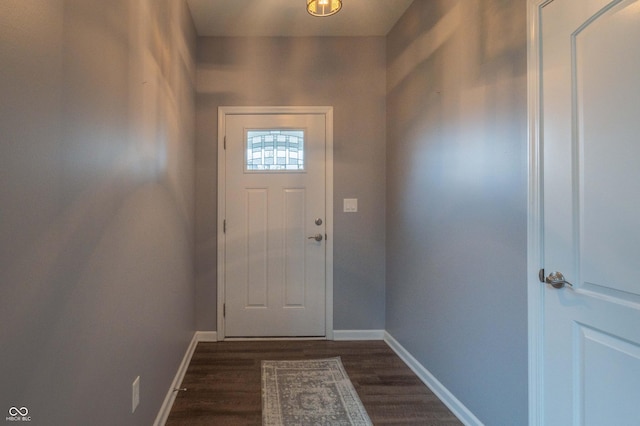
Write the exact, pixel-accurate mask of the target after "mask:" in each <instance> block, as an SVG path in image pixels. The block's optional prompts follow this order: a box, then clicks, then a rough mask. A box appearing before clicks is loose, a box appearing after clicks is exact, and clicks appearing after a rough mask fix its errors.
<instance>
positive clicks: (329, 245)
mask: <svg viewBox="0 0 640 426" xmlns="http://www.w3.org/2000/svg"><path fill="white" fill-rule="evenodd" d="M248 114H251V115H258V114H323V115H324V116H325V135H326V136H325V138H326V140H325V154H326V156H325V158H326V164H325V180H326V182H325V183H326V185H325V186H326V193H325V208H326V216H325V217H326V219H325V223H326V234H327V239H326V241H325V244H326V246H325V249H326V266H325V268H326V274H325V276H326V278H325V279H326V283H325V285H326V301H325V332H326V336H325V337H326V338H327V339H328V340H333V107H331V106H316V107H314V106H266V107H233V106H221V107H218V285H217V287H218V303H217V308H218V311H217V317H218V321H217V339H218V340H224V338H225V323H224V315H223V309H224V308H223V304H224V300H225V293H224V290H225V262H224V260H225V244H224V219H225V217H224V216H225V214H224V212H225V208H226V206H225V202H226V193H225V188H226V181H225V176H226V171H225V167H226V163H225V148H224V136H225V134H226V118H227V116H229V115H248Z"/></svg>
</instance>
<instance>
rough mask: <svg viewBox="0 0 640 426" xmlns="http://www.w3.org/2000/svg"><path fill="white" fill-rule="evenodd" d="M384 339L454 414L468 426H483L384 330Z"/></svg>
mask: <svg viewBox="0 0 640 426" xmlns="http://www.w3.org/2000/svg"><path fill="white" fill-rule="evenodd" d="M384 341H385V342H386V343H387V344H388V345H389V346H390V347H391V349H393V351H394V352H395V353H396V354H398V356H399V357H400V359H402V360H403V361H404V362H405V364H407V365H408V366H409V368H410V369H411V370H413V372H414V373H416V375H417V376H418V377H419V378H420V380H422V382H423V383H424V384H425V385H427V387H428V388H429V389H431V391H432V392H433V393H434V394H436V396H437V397H438V398H440V400H441V401H442V402H443V403H444V404H445V405H446V406H447V407H449V409H450V410H451V411H452V412H453V414H454V415H455V416H456V417H457V418H458V419H459V420H460V421H461V422H462V423H464V424H465V425H467V426H482V422H481V421H480V420H479V419H478V418H477V417H476V416H474V415H473V413H472V412H471V411H469V409H468V408H467V407H465V406H464V404H462V402H460V401H459V400H458V399H457V398H456V397H455V396H454V395H453V394H452V393H451V392H449V390H448V389H447V388H446V387H445V386H444V385H443V384H442V383H440V382H439V381H438V379H436V378H435V377H434V375H433V374H431V373H430V372H429V370H427V369H426V368H425V367H424V366H423V365H422V364H420V362H419V361H418V360H417V359H415V358H414V357H413V356H412V355H411V354H410V353H409V351H407V350H406V349H405V348H404V347H403V346H402V345H401V344H400V343H399V342H398V341H397V340H396V339H394V338H393V336H391V335H390V334H389V333H388V332H386V331H385V332H384Z"/></svg>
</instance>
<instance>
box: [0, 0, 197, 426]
mask: <svg viewBox="0 0 640 426" xmlns="http://www.w3.org/2000/svg"><path fill="white" fill-rule="evenodd" d="M144 5H146V7H148V10H145V9H144V8H143V6H144ZM195 44H196V37H195V31H194V28H193V24H192V22H191V18H190V15H189V12H188V10H187V9H186V6H185V4H184V3H183V2H178V1H174V0H162V1H150V0H149V1H147V0H144V1H135V2H132V1H130V0H110V1H103V0H66V1H63V0H47V1H37V0H3V1H2V2H0V58H1V63H2V65H1V66H0V100H1V102H0V129H1V131H0V182H1V183H0V206H1V207H0V209H1V210H0V324H1V326H0V360H1V362H0V377H1V378H2V379H1V383H0V412H2V413H6V412H7V410H8V409H9V407H11V406H14V405H15V406H18V407H21V406H26V407H27V408H28V409H29V411H30V412H29V415H30V416H31V418H32V422H31V424H35V425H38V424H42V425H44V424H46V425H62V424H95V425H98V424H105V425H112V424H120V425H133V424H138V425H148V424H151V423H152V422H153V419H155V416H156V414H157V412H158V410H159V408H160V405H161V403H162V401H163V398H164V396H165V394H166V392H167V390H168V389H169V385H170V383H171V381H172V379H173V376H174V375H175V372H176V370H177V367H178V365H179V363H180V361H181V359H182V357H183V356H184V353H185V349H186V347H187V344H188V342H189V340H190V339H191V337H192V336H193V330H194V322H195V321H194V308H193V305H194V288H193V282H194V278H193V267H192V260H193V243H194V242H193V228H194V223H193V222H194V220H193V210H194V209H193V205H194V189H193V186H194V185H193V181H194V178H193V176H194V164H193V163H194V161H193V155H194V138H195V136H194V128H195V111H194V107H195V91H194V80H195V65H194V64H195ZM138 375H140V377H141V395H140V397H141V403H140V406H139V407H138V410H137V411H136V413H135V414H131V385H132V382H133V380H134V379H135V377H136V376H138Z"/></svg>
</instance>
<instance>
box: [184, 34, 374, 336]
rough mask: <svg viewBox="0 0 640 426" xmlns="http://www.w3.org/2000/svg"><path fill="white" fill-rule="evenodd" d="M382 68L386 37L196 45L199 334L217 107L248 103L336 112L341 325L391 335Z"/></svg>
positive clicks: (209, 247)
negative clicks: (354, 201) (353, 201)
mask: <svg viewBox="0 0 640 426" xmlns="http://www.w3.org/2000/svg"><path fill="white" fill-rule="evenodd" d="M385 68H386V63H385V39H384V38H383V37H371V38H341V37H337V38H217V37H216V38H208V37H205V38H199V39H198V79H197V81H198V83H197V92H198V94H197V148H196V176H197V177H196V194H197V196H196V286H197V297H196V299H197V302H196V303H197V327H198V329H200V330H215V329H216V291H217V290H216V281H217V278H216V256H217V255H216V237H217V236H216V223H217V183H216V182H217V161H218V160H217V148H216V147H217V124H218V123H217V109H218V106H243V105H244V106H248V105H251V106H254V105H257V106H265V105H311V106H313V105H322V106H324V105H329V106H333V107H334V198H335V209H334V222H335V223H334V235H333V238H334V252H335V253H334V256H335V257H334V328H335V329H340V330H346V329H382V328H384V323H385V318H384V311H385V308H384V306H385V299H384V298H385V295H384V293H385V290H384V270H385V261H384V247H385V234H384V220H385V211H384V209H385V200H384V198H385V191H384V187H385V75H386V72H385ZM343 198H358V201H359V203H358V209H359V212H358V213H355V214H354V213H350V214H345V213H342V199H343Z"/></svg>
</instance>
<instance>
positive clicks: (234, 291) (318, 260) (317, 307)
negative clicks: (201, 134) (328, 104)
mask: <svg viewBox="0 0 640 426" xmlns="http://www.w3.org/2000/svg"><path fill="white" fill-rule="evenodd" d="M325 125H326V123H325V115H324V114H237V115H227V116H226V119H225V137H226V149H225V157H226V158H225V173H226V176H225V213H224V214H225V216H224V221H225V226H224V228H225V229H224V241H225V247H224V249H225V259H224V262H225V265H224V270H225V276H224V285H225V291H224V294H225V296H224V297H225V299H224V300H225V306H224V324H225V330H224V332H225V336H226V337H285V336H287V337H290V336H325V335H326V330H325V298H326V276H325V267H326V246H325V243H326V237H327V235H326V234H327V232H326V221H327V217H326V205H325V193H326V170H325V165H326V161H325V160H326V149H325V145H326V135H325Z"/></svg>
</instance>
